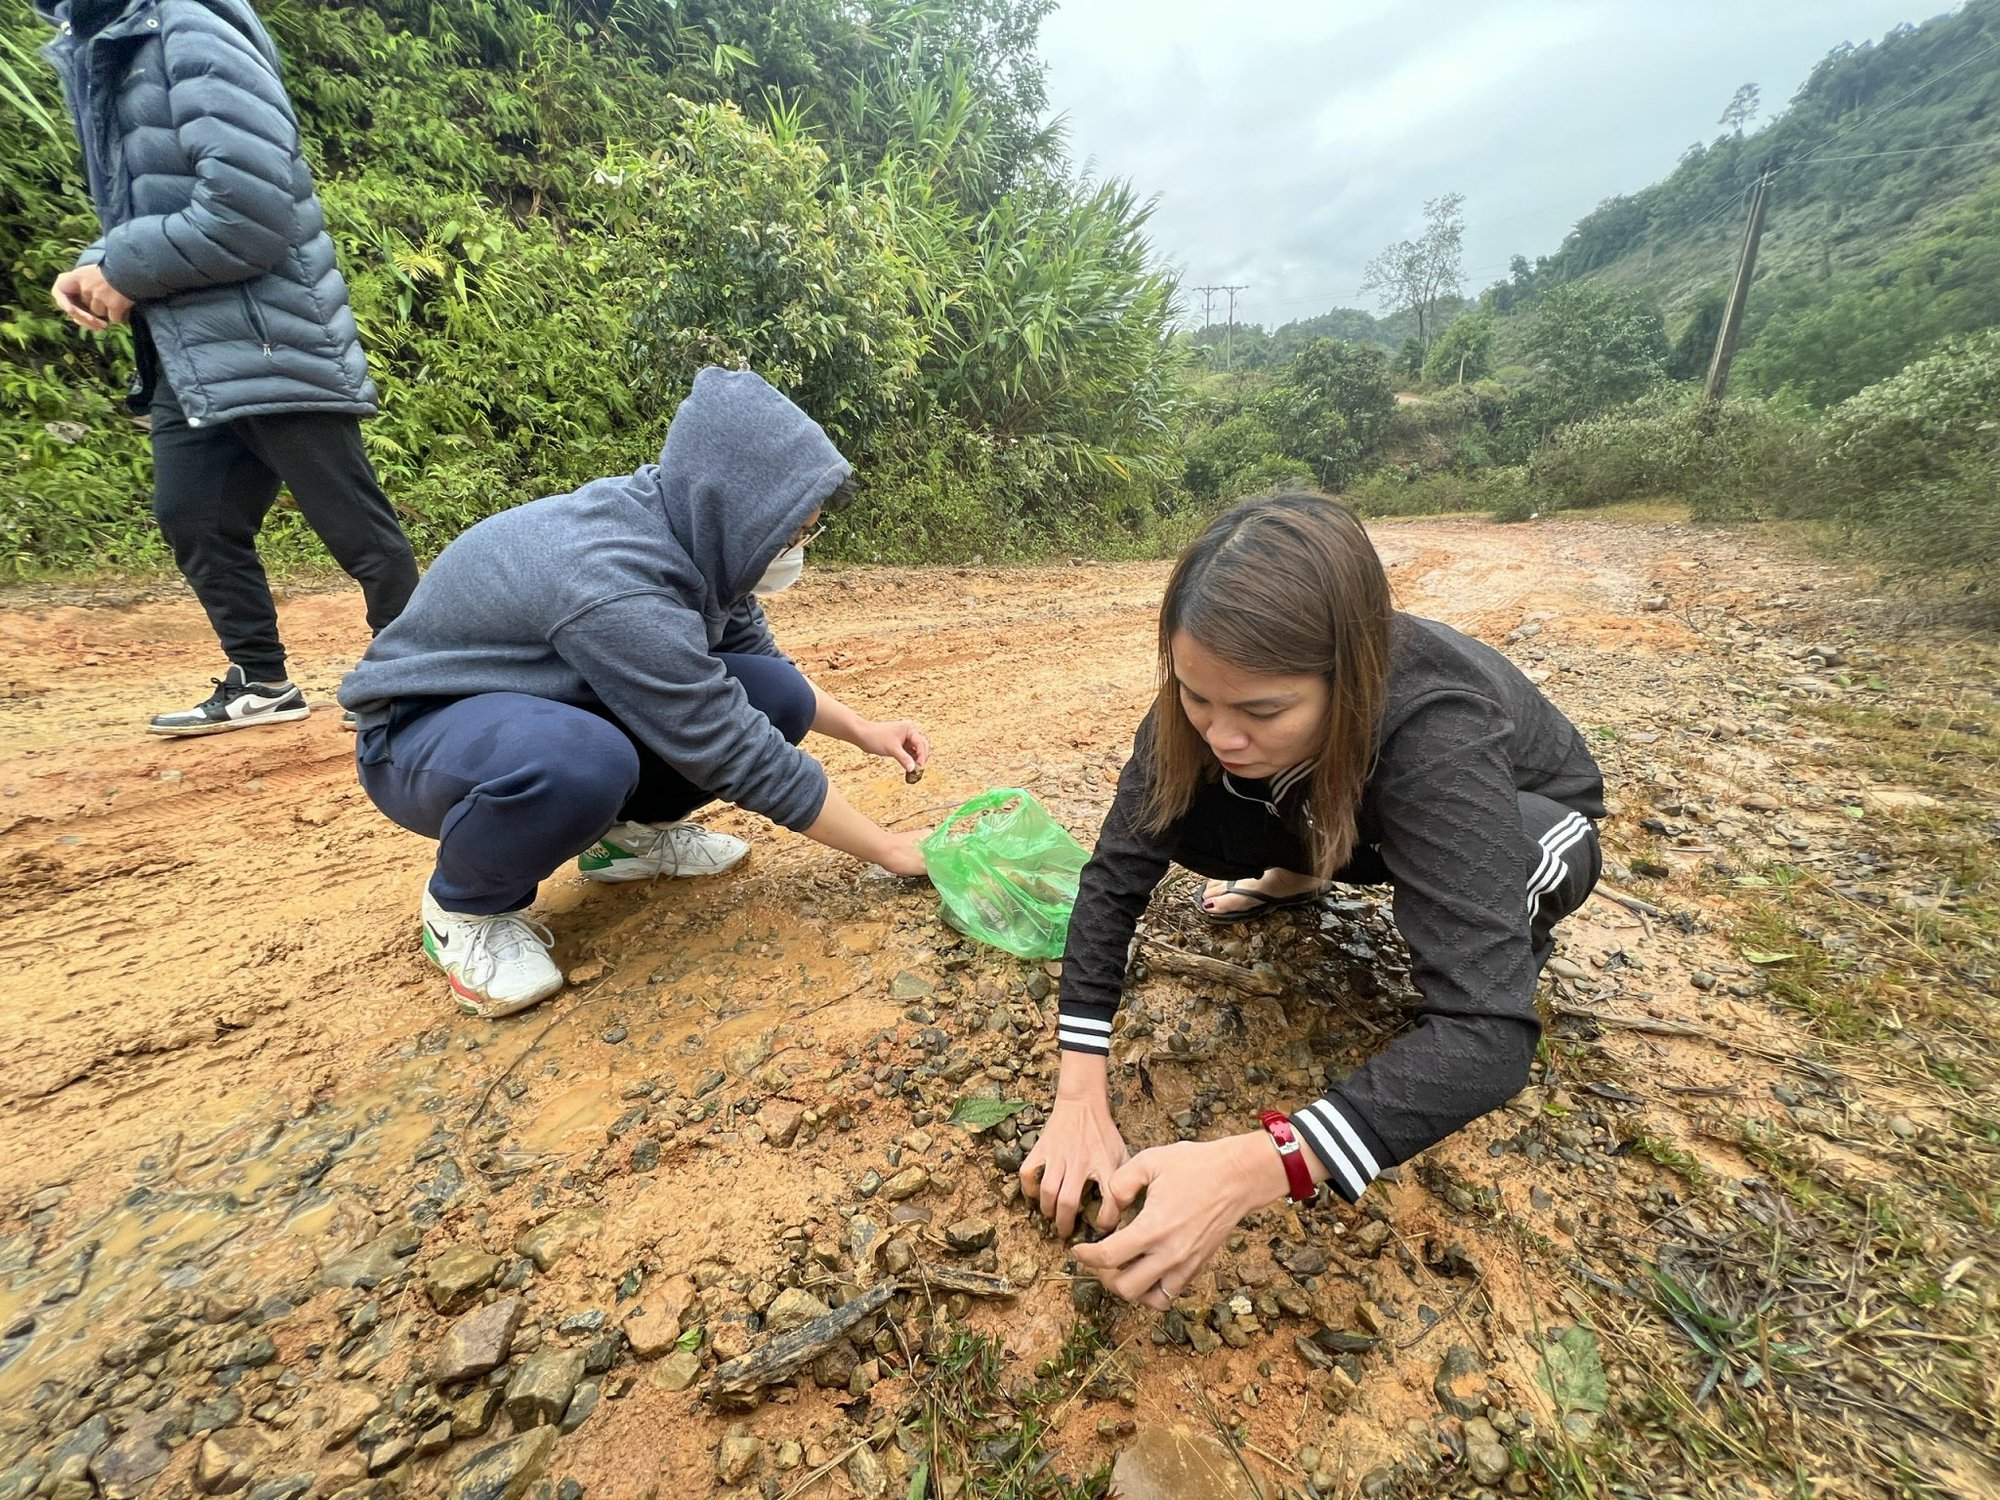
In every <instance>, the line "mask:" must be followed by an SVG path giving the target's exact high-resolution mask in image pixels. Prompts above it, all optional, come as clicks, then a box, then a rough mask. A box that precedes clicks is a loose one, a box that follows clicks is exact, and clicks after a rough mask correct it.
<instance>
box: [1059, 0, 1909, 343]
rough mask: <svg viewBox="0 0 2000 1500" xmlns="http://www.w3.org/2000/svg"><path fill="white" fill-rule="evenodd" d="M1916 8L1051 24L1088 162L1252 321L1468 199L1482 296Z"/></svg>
mask: <svg viewBox="0 0 2000 1500" xmlns="http://www.w3.org/2000/svg"><path fill="white" fill-rule="evenodd" d="M1931 8H1934V7H1933V6H1924V5H1913V4H1912V3H1911V0H1757V3H1756V4H1754V5H1746V4H1744V3H1742V0H1674V3H1672V4H1667V3H1661V0H1642V3H1633V0H1509V3H1504V4H1496V3H1494V0H1420V3H1411V0H1404V3H1396V0H1333V3H1329V0H1317V3H1312V4H1307V3H1301V0H1237V3H1236V4H1234V5H1232V6H1227V7H1223V6H1216V5H1214V4H1213V3H1212V0H1209V3H1203V4H1200V5H1197V4H1194V3H1192V0H1067V3H1066V4H1064V5H1063V7H1062V8H1061V9H1060V10H1058V11H1057V12H1056V13H1055V14H1054V15H1052V16H1051V17H1050V18H1049V20H1048V21H1047V22H1046V23H1045V24H1044V27H1043V47H1042V51H1043V55H1044V56H1045V57H1046V58H1047V59H1048V61H1049V94H1050V103H1051V105H1052V107H1053V108H1054V109H1055V110H1056V111H1058V112H1059V113H1062V114H1063V115H1065V116H1066V117H1067V120H1068V124H1069V132H1070V136H1069V138H1070V146H1071V151H1072V153H1073V155H1074V156H1075V157H1076V158H1077V159H1078V160H1079V161H1084V162H1088V163H1089V164H1090V165H1091V167H1092V168H1093V170H1095V171H1097V172H1099V173H1100V174H1102V175H1109V176H1119V177H1125V178H1129V179H1130V180H1131V181H1132V182H1133V184H1134V185H1135V186H1136V187H1137V188H1138V189H1139V190H1140V191H1141V192H1142V193H1146V194H1149V195H1154V196H1156V197H1157V198H1158V208H1157V210H1156V212H1155V216H1154V219H1153V226H1152V228H1153V238H1154V242H1155V244H1156V245H1157V246H1158V248H1159V250H1160V252H1161V254H1162V255H1163V256H1164V257H1165V258H1166V259H1167V260H1168V261H1170V262H1171V263H1173V264H1174V265H1176V266H1177V267H1179V268H1181V269H1182V270H1183V271H1184V272H1185V276H1186V280H1187V281H1188V282H1190V283H1193V282H1242V283H1246V284H1247V285H1248V287H1249V290H1248V291H1247V292H1246V293H1244V294H1243V296H1242V298H1241V299H1240V300H1239V303H1238V315H1239V316H1240V317H1243V318H1245V319H1247V320H1250V321H1258V322H1265V323H1278V322H1283V321H1285V320H1286V319H1288V318H1294V317H1310V316H1312V315H1313V314H1314V313H1318V312H1323V311H1325V310H1327V309H1328V308H1331V307H1337V306H1353V305H1356V304H1358V303H1359V302H1360V301H1361V298H1360V294H1359V286H1360V282H1361V276H1362V272H1363V268H1364V267H1365V266H1366V264H1367V263H1368V261H1369V260H1370V259H1371V258H1373V257H1374V255H1375V254H1376V253H1377V252H1378V251H1380V250H1381V249H1382V248H1383V247H1384V246H1385V245H1388V244H1390V243H1392V242H1394V241H1396V240H1398V239H1401V238H1403V237H1405V236H1406V235H1410V234H1412V233H1414V232H1416V230H1417V229H1418V227H1419V225H1420V223H1421V218H1422V207H1423V203H1424V201H1425V200H1426V199H1430V198H1434V197H1437V196H1438V195H1439V194H1442V193H1447V192H1463V193H1464V194H1465V195H1466V205H1465V214H1466V221H1467V234H1466V266H1467V270H1468V282H1469V287H1468V289H1469V290H1476V289H1477V288H1478V287H1480V286H1483V285H1485V284H1487V283H1488V282H1490V281H1492V280H1494V279H1496V278H1497V277H1499V276H1501V275H1504V274H1505V267H1506V263H1507V259H1508V257H1509V256H1510V255H1513V254H1517V253H1519V254H1526V255H1528V256H1530V257H1533V256H1535V255H1538V254H1547V253H1549V252H1550V251H1552V250H1553V249H1554V248H1555V247H1556V245H1557V244H1559V243H1560V242H1561V240H1562V237H1563V235H1564V234H1565V233H1566V232H1567V231H1568V230H1569V228H1570V226H1571V225H1572V224H1574V223H1575V221H1576V220H1577V219H1578V218H1580V217H1581V216H1582V215H1583V214H1585V213H1587V212H1588V211H1589V210H1590V209H1591V208H1592V207H1593V206H1595V205H1596V204H1597V203H1598V202H1599V201H1601V200H1602V199H1604V198H1607V197H1611V196H1614V195H1616V194H1619V193H1628V192H1633V191H1636V190H1637V189H1639V188H1642V187H1644V186H1646V185H1647V184H1648V183H1651V182H1654V181H1657V180H1658V179H1659V178H1661V177H1663V176H1665V175H1666V174H1667V173H1668V172H1669V171H1671V170H1672V169H1673V165H1674V163H1675V161H1676V160H1678V159H1679V156H1680V154H1681V152H1682V151H1683V150H1685V149H1686V148H1687V147H1688V146H1689V145H1690V144H1691V143H1693V142H1694V141H1697V140H1706V139H1711V138H1713V137H1714V136H1715V135H1717V134H1718V133H1719V127H1718V126H1717V125H1716V124H1715V120H1716V117H1717V115H1719V114H1720V113H1721V110H1722V106H1723V105H1724V104H1725V103H1726V102H1727V101H1728V99H1729V97H1730V95H1731V94H1732V93H1733V92H1734V91H1735V89H1736V86H1737V85H1738V84H1740V83H1744V82H1756V83H1758V84H1760V85H1761V86H1762V88H1763V92H1764V97H1765V98H1766V99H1767V100H1769V101H1773V103H1774V104H1775V102H1776V101H1781V100H1783V99H1785V98H1787V97H1789V96H1790V95H1791V93H1792V92H1793V90H1794V89H1795V88H1796V87H1797V85H1798V83H1799V82H1800V81H1802V80H1803V79H1804V77H1805V75H1806V73H1807V72H1808V71H1809V70H1810V68H1811V66H1812V64H1813V63H1814V62H1816V61H1817V60H1818V59H1819V58H1820V57H1822V56H1823V55H1825V53H1827V52H1828V51H1830V50H1831V49H1832V48H1833V47H1834V46H1836V45H1837V44H1839V43H1840V42H1842V41H1860V40H1863V39H1864V38H1866V37H1869V36H1879V35H1880V34H1881V33H1882V32H1883V31H1885V30H1887V29H1888V28H1889V27H1891V26H1893V25H1896V24H1898V23H1899V22H1902V21H1905V20H1920V19H1923V18H1924V17H1925V16H1927V15H1928V14H1929V12H1930V9H1931Z"/></svg>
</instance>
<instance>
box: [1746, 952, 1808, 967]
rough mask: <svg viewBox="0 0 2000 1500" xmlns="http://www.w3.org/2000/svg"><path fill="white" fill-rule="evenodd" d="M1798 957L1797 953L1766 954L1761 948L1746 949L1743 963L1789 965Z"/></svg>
mask: <svg viewBox="0 0 2000 1500" xmlns="http://www.w3.org/2000/svg"><path fill="white" fill-rule="evenodd" d="M1797 957H1798V954H1796V953H1766V952H1764V951H1763V950H1762V949H1760V948H1745V949H1744V950H1743V961H1744V962H1745V963H1750V964H1782V963H1789V962H1790V961H1791V960H1793V959H1795V958H1797Z"/></svg>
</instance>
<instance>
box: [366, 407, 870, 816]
mask: <svg viewBox="0 0 2000 1500" xmlns="http://www.w3.org/2000/svg"><path fill="white" fill-rule="evenodd" d="M851 472H852V470H851V469H850V467H849V465H848V462H847V460H846V459H844V458H842V457H841V456H840V451H839V450H838V449H837V448H835V447H834V445H833V443H832V441H831V440H830V439H829V438H828V437H827V435H826V434H825V433H824V432H823V431H821V430H820V427H819V424H818V423H816V422H814V421H813V420H812V419H811V418H810V417H808V416H807V415H806V414H805V413H804V412H802V411H800V410H799V408H798V407H796V406H794V405H793V404H792V403H791V402H790V401H789V400H787V399H786V398H785V397H784V396H782V395H780V394H779V393H778V392H777V391H776V390H774V389H772V388H771V387H770V386H769V385H767V384H765V382H764V381H763V380H762V379H761V378H760V377H759V376H756V375H752V374H748V373H744V372H735V371H728V370H719V369H706V370H703V371H702V372H701V373H700V374H699V375H697V376H696V377H695V382H694V390H693V391H692V392H691V393H690V394H689V396H688V398H687V399H686V400H685V401H684V402H682V403H681V408H680V411H679V413H678V414H676V416H675V417H674V421H673V426H672V427H671V429H669V431H668V433H667V441H666V446H665V447H664V448H662V449H661V450H660V461H659V463H657V464H648V465H647V466H646V467H645V468H643V469H640V470H639V471H638V472H637V473H635V474H631V475H625V476H620V477H619V478H616V479H598V480H593V481H592V482H591V483H589V484H586V485H585V486H583V488H581V489H579V490H576V491H575V492H573V493H571V494H567V495H556V496H552V497H551V498H549V499H546V500H536V501H532V502H530V503H529V504H526V505H522V506H517V507H516V508H514V509H513V510H506V511H502V512H501V513H500V514H498V515H496V516H490V517H488V518H487V519H486V520H484V521H481V522H479V523H478V524H477V525H476V526H473V527H471V528H470V529H469V530H467V531H466V532H465V533H464V534H463V535H461V536H459V537H458V538H457V539H456V540H455V541H453V542H452V543H451V545H450V546H448V547H446V548H445V549H444V551H443V552H442V553H441V554H440V555H439V557H438V560H437V561H436V562H434V563H432V564H431V566H430V570H429V571H428V572H426V573H425V574H424V577H423V581H422V582H421V583H420V584H418V585H417V591H416V593H415V595H414V596H412V598H411V599H410V603H409V607H408V608H406V609H405V610H404V611H403V613H402V615H401V616H400V617H399V618H398V619H397V620H396V621H395V623H394V624H392V625H390V626H389V627H388V628H387V629H386V630H384V631H383V632H382V633H381V634H380V635H378V636H377V637H375V641H374V644H373V645H371V646H370V647H369V648H368V654H367V655H366V656H364V657H363V658H362V659H361V663H360V665H359V666H357V667H356V668H355V669H354V670H353V671H352V672H350V673H349V674H348V676H347V679H346V681H344V682H343V683H342V684H341V686H340V701H341V703H342V705H343V706H345V707H347V708H351V709H353V710H354V711H355V713H356V715H357V716H358V717H359V719H360V722H361V727H362V728H363V729H367V728H370V727H372V726H373V725H375V724H379V723H382V722H384V721H385V720H387V718H388V717H389V713H390V710H391V709H392V708H393V706H394V705H395V703H396V702H397V700H399V699H408V698H467V697H471V696H472V695H474V694H476V693H501V692H508V693H527V694H531V695H532V696H534V697H537V698H551V699H554V700H556V701H557V702H562V703H578V704H590V703H599V704H602V705H603V706H604V707H605V708H607V709H609V710H610V711H611V713H612V714H613V715H614V716H615V717H616V718H617V719H618V720H619V722H620V723H622V724H623V725H624V726H625V727H626V728H627V729H628V730H630V731H631V732H632V734H633V736H634V737H635V738H637V739H638V740H639V741H640V742H641V743H643V744H645V745H646V746H647V747H648V748H650V749H651V750H652V751H653V752H654V753H655V754H656V755H658V756H659V757H660V758H661V759H662V760H664V761H665V762H666V763H667V764H668V765H670V766H672V767H673V768H674V769H675V770H677V771H679V772H680V773H681V774H682V775H684V776H686V777H687V778H688V780H690V781H692V782H693V783H694V784H695V785H696V786H700V787H705V788H707V789H708V790H710V791H712V792H714V793H715V795H716V796H718V797H720V798H722V799H723V800H725V801H728V802H733V803H735V804H736V805H737V806H739V807H744V808H748V809H749V810H750V811H752V812H756V813H761V814H763V815H764V816H765V817H767V818H769V819H771V820H772V821H773V822H775V823H781V824H783V825H784V826H786V827H787V828H792V829H803V828H805V827H807V826H808V825H810V824H811V823H812V822H814V820H816V819H817V818H818V817H819V814H820V809H821V807H822V806H823V805H824V803H825V801H826V772H825V771H824V770H822V769H821V767H820V765H819V763H818V762H817V761H815V760H814V759H813V758H812V757H811V756H809V755H807V754H806V753H805V752H804V751H802V750H800V749H798V748H797V747H796V746H794V745H790V744H787V743H786V741H785V737H784V736H783V735H782V734H781V733H779V731H778V729H777V728H776V726H775V725H773V724H772V723H771V721H770V720H769V719H767V718H765V717H764V716H763V715H762V714H761V713H759V712H758V711H757V710H756V709H754V708H752V707H751V706H750V700H749V698H748V697H746V696H745V694H744V692H743V689H742V688H741V687H740V686H739V685H738V684H737V682H736V680H735V679H734V678H732V677H730V676H728V675H727V674H726V673H725V672H724V671H723V669H722V663H721V662H720V661H718V660H717V653H718V652H724V651H727V652H750V653H759V654H762V655H767V656H777V655H781V654H782V653H780V652H779V650H778V648H777V645H776V643H775V642H774V641H773V640H772V639H771V631H770V627H769V626H768V625H767V624H766V623H765V621H764V612H763V611H762V610H761V609H759V608H758V606H757V601H756V599H755V598H754V597H752V596H751V593H750V590H751V587H752V586H753V585H754V584H755V583H756V581H757V579H758V578H759V577H761V576H762V574H763V572H764V570H765V569H766V568H767V567H769V566H770V565H771V561H772V559H774V558H775V557H776V556H777V555H778V553H779V552H781V551H783V550H784V548H785V545H786V543H788V542H789V541H790V540H791V539H792V537H793V535H794V534H795V533H796V532H797V531H798V529H799V528H800V526H802V525H803V524H804V523H805V520H806V518H807V517H808V516H810V515H811V514H812V513H813V512H814V511H815V510H818V509H819V508H820V507H821V506H822V505H823V504H824V503H825V501H826V500H827V498H828V496H830V495H831V494H832V493H833V491H834V489H835V488H836V487H837V486H839V485H840V484H841V482H842V481H844V480H845V479H846V478H847V477H848V475H849V474H850V473H851Z"/></svg>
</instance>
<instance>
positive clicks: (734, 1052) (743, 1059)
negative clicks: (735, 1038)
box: [722, 1032, 771, 1078]
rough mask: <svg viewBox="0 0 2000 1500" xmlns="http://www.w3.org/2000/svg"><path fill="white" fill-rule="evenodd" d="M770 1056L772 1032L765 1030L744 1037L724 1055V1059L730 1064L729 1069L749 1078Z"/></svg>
mask: <svg viewBox="0 0 2000 1500" xmlns="http://www.w3.org/2000/svg"><path fill="white" fill-rule="evenodd" d="M770 1057H771V1037H770V1033H768V1032H764V1033H761V1034H759V1035H757V1036H748V1037H745V1038H743V1040H742V1041H740V1042H737V1043H736V1044H735V1045H733V1046H732V1047H730V1049H729V1050H728V1051H727V1052H725V1053H724V1054H723V1055H722V1060H723V1062H724V1063H726V1064H727V1065H728V1067H729V1071H730V1072H732V1073H734V1074H735V1075H736V1076H737V1077H739V1078H748V1077H749V1076H750V1075H751V1074H752V1073H754V1072H756V1071H757V1070H758V1069H759V1068H761V1067H762V1066H763V1065H764V1064H765V1063H766V1062H768V1061H769V1060H770Z"/></svg>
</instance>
